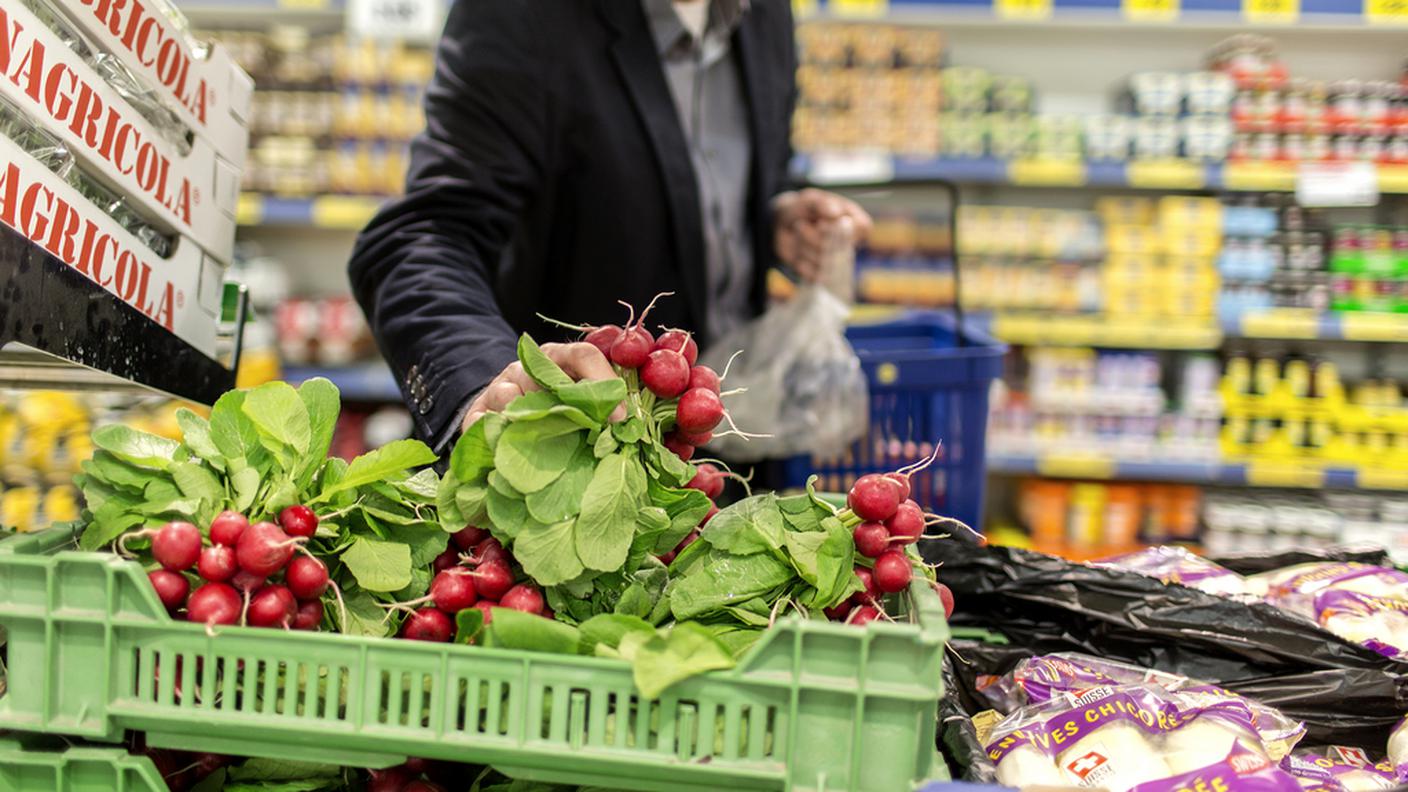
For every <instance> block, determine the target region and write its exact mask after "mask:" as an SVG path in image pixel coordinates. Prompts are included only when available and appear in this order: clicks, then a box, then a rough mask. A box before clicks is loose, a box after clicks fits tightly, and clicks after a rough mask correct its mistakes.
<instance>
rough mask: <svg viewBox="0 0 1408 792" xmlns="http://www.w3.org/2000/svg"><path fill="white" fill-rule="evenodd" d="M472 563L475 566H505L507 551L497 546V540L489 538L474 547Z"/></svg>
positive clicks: (501, 546) (499, 545)
mask: <svg viewBox="0 0 1408 792" xmlns="http://www.w3.org/2000/svg"><path fill="white" fill-rule="evenodd" d="M474 563H476V564H493V563H500V564H507V563H508V551H507V550H505V549H504V546H503V545H501V544H499V540H498V539H495V538H494V537H492V536H491V537H489V538H488V539H485V540H484V541H482V542H480V543H479V544H477V545H475V546H474Z"/></svg>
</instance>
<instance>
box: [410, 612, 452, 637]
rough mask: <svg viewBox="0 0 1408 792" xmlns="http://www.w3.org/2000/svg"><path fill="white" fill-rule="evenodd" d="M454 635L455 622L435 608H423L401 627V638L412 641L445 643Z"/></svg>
mask: <svg viewBox="0 0 1408 792" xmlns="http://www.w3.org/2000/svg"><path fill="white" fill-rule="evenodd" d="M454 634H455V625H454V622H451V621H450V617H449V616H446V615H445V614H444V613H441V612H440V611H438V610H436V609H434V608H421V609H420V610H418V611H416V612H415V613H412V614H411V615H410V616H407V617H406V623H405V624H403V625H401V637H402V638H409V639H410V640H412V641H435V642H437V643H445V642H446V641H448V640H450V636H452V635H454Z"/></svg>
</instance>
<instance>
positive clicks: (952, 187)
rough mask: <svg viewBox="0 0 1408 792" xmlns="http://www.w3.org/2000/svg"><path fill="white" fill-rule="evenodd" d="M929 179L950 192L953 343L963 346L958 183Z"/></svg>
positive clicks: (949, 227) (963, 322)
mask: <svg viewBox="0 0 1408 792" xmlns="http://www.w3.org/2000/svg"><path fill="white" fill-rule="evenodd" d="M928 181H929V182H930V183H932V184H933V185H934V186H935V187H938V188H939V189H941V190H943V191H944V192H946V193H948V204H949V206H948V250H949V258H950V260H951V261H952V264H953V320H954V328H955V329H954V333H953V345H954V346H956V347H963V346H967V345H968V341H967V339H965V338H964V337H963V330H964V328H965V327H966V326H967V322H966V321H965V319H964V317H963V279H962V278H961V277H959V272H958V185H957V184H955V183H954V182H951V181H949V180H948V179H930V180H928Z"/></svg>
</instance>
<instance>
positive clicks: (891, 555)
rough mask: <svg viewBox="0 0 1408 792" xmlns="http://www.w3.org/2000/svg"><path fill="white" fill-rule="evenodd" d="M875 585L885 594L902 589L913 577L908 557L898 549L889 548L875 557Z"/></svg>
mask: <svg viewBox="0 0 1408 792" xmlns="http://www.w3.org/2000/svg"><path fill="white" fill-rule="evenodd" d="M874 577H875V587H876V588H878V589H880V590H881V591H883V592H885V593H886V594H894V593H896V592H899V591H904V590H905V588H907V587H908V586H909V581H910V579H911V578H913V577H914V569H913V567H912V566H911V565H910V563H909V559H908V558H906V557H905V554H904V553H902V552H900V551H899V550H891V551H889V552H887V553H884V554H882V555H881V556H880V557H879V558H877V559H875V572H874Z"/></svg>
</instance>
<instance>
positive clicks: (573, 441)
mask: <svg viewBox="0 0 1408 792" xmlns="http://www.w3.org/2000/svg"><path fill="white" fill-rule="evenodd" d="M582 441H583V434H582V430H581V427H579V426H577V425H576V424H575V423H572V422H571V421H569V420H568V419H566V418H563V417H561V416H556V415H554V416H549V417H547V418H543V419H541V420H537V421H526V422H516V423H511V424H509V425H508V427H507V428H506V429H504V433H503V436H502V437H500V438H499V445H498V447H497V448H496V449H494V470H495V471H497V472H498V473H499V474H500V475H502V476H503V477H504V478H505V479H506V480H507V481H508V483H509V484H511V485H513V488H514V489H516V490H518V491H519V492H521V493H523V494H525V495H526V494H528V493H532V492H537V491H538V490H540V489H542V488H543V487H546V486H547V485H549V484H551V483H552V482H553V481H554V480H555V479H556V478H557V477H558V476H560V475H562V473H563V471H565V470H566V469H567V465H568V463H569V462H571V461H572V455H573V454H575V453H576V452H577V447H578V446H579V445H581V444H582Z"/></svg>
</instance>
